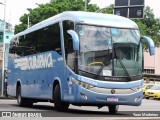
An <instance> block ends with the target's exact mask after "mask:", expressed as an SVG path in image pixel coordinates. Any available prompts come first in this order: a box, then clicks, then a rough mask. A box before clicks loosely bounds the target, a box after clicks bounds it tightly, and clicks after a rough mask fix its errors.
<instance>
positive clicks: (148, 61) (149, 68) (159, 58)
mask: <svg viewBox="0 0 160 120" xmlns="http://www.w3.org/2000/svg"><path fill="white" fill-rule="evenodd" d="M144 73H146V74H156V75H160V48H159V47H156V48H155V55H153V56H150V55H149V52H147V51H144Z"/></svg>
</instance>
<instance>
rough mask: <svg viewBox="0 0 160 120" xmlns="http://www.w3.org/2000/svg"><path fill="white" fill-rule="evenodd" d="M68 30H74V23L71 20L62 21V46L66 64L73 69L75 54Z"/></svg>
mask: <svg viewBox="0 0 160 120" xmlns="http://www.w3.org/2000/svg"><path fill="white" fill-rule="evenodd" d="M68 30H74V23H73V22H72V21H68V20H67V21H63V34H64V47H65V58H66V63H67V65H68V66H69V67H70V68H71V69H73V68H74V59H75V54H74V50H73V42H72V37H71V36H70V35H69V34H68V33H67V31H68Z"/></svg>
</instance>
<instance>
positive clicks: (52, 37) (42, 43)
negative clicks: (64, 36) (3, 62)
mask: <svg viewBox="0 0 160 120" xmlns="http://www.w3.org/2000/svg"><path fill="white" fill-rule="evenodd" d="M46 51H56V52H57V53H59V54H61V41H60V27H59V23H56V24H54V25H51V26H47V27H45V28H42V29H39V30H36V31H34V32H31V33H28V34H26V35H23V36H20V37H17V38H16V39H14V40H12V42H11V47H10V54H12V56H13V55H14V56H15V54H16V56H26V55H32V54H36V53H41V52H46Z"/></svg>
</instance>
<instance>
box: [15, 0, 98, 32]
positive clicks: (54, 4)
mask: <svg viewBox="0 0 160 120" xmlns="http://www.w3.org/2000/svg"><path fill="white" fill-rule="evenodd" d="M89 2H90V0H88V3H89ZM37 5H38V7H37V8H35V9H33V10H32V9H27V10H28V11H29V14H24V15H23V16H21V18H20V22H21V24H19V25H16V26H15V33H18V32H21V31H23V30H25V29H26V28H27V24H28V17H29V19H30V26H32V25H34V24H36V23H38V22H41V21H43V20H45V19H47V18H49V17H51V16H54V15H56V14H58V13H62V12H64V11H84V7H85V6H84V5H85V1H84V0H51V1H50V3H48V4H37ZM98 9H99V8H98V7H97V5H92V4H88V7H87V11H92V12H94V11H96V10H98Z"/></svg>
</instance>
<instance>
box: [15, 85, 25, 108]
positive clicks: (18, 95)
mask: <svg viewBox="0 0 160 120" xmlns="http://www.w3.org/2000/svg"><path fill="white" fill-rule="evenodd" d="M17 103H18V105H19V106H20V107H23V106H25V105H26V100H25V99H24V98H22V96H21V86H19V87H18V90H17Z"/></svg>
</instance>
